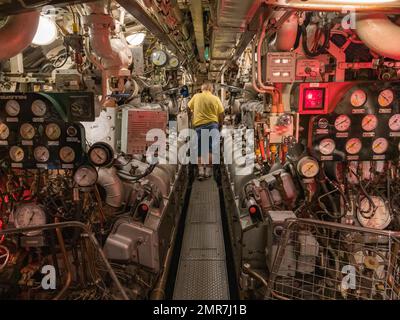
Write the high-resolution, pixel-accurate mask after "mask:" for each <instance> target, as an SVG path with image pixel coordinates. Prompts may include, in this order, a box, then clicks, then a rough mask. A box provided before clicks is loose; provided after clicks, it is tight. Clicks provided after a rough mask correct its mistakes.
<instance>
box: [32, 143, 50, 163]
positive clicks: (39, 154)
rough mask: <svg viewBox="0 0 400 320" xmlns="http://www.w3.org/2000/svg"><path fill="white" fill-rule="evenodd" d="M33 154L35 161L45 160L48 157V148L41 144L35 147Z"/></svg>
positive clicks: (47, 159)
mask: <svg viewBox="0 0 400 320" xmlns="http://www.w3.org/2000/svg"><path fill="white" fill-rule="evenodd" d="M33 156H34V157H35V160H36V161H37V162H47V161H49V159H50V152H49V149H47V148H46V147H43V146H39V147H36V148H35V150H34V151H33Z"/></svg>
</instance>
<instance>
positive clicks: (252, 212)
mask: <svg viewBox="0 0 400 320" xmlns="http://www.w3.org/2000/svg"><path fill="white" fill-rule="evenodd" d="M249 212H250V214H255V213H256V212H257V208H256V207H255V206H251V207H250V208H249Z"/></svg>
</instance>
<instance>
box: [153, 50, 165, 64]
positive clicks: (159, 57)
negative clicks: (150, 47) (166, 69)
mask: <svg viewBox="0 0 400 320" xmlns="http://www.w3.org/2000/svg"><path fill="white" fill-rule="evenodd" d="M150 60H151V62H152V63H153V64H154V65H155V66H157V67H163V66H165V64H166V63H167V54H166V53H165V52H164V51H162V50H155V51H153V52H152V54H151V56H150Z"/></svg>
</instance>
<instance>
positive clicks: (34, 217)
mask: <svg viewBox="0 0 400 320" xmlns="http://www.w3.org/2000/svg"><path fill="white" fill-rule="evenodd" d="M13 216H14V224H15V226H16V227H17V228H24V227H33V226H41V225H44V224H46V213H45V212H44V210H43V208H42V207H41V206H39V205H36V204H20V205H18V207H17V209H16V210H15V211H14V214H13ZM41 232H42V231H41V230H37V231H29V232H24V234H25V235H27V236H36V235H38V234H40V233H41Z"/></svg>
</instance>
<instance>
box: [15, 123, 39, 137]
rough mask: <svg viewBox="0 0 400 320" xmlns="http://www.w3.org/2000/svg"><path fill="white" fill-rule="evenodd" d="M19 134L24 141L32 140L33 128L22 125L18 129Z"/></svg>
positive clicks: (29, 125)
mask: <svg viewBox="0 0 400 320" xmlns="http://www.w3.org/2000/svg"><path fill="white" fill-rule="evenodd" d="M19 134H20V135H21V137H22V139H24V140H32V139H33V137H34V136H35V128H34V127H33V126H32V125H31V124H30V123H24V124H23V125H22V126H21V128H20V129H19Z"/></svg>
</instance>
